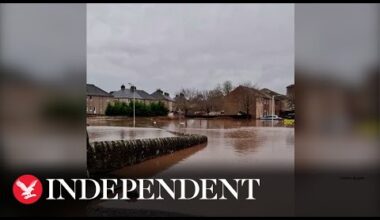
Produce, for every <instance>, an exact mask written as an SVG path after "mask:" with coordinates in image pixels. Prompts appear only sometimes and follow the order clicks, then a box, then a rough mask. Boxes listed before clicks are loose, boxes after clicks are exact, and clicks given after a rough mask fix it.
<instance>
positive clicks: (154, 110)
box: [105, 101, 169, 116]
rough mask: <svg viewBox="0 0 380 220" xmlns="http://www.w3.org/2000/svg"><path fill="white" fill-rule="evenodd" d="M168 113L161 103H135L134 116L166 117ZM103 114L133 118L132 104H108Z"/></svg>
mask: <svg viewBox="0 0 380 220" xmlns="http://www.w3.org/2000/svg"><path fill="white" fill-rule="evenodd" d="M168 113H169V110H168V109H167V108H166V107H165V105H164V103H162V102H161V101H159V102H153V103H150V104H145V103H143V102H139V101H137V102H135V114H136V116H166V115H167V114H168ZM105 114H106V115H108V116H133V102H129V103H128V104H127V103H125V102H120V101H115V102H114V103H108V105H107V108H106V112H105Z"/></svg>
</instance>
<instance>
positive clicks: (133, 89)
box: [128, 83, 136, 127]
mask: <svg viewBox="0 0 380 220" xmlns="http://www.w3.org/2000/svg"><path fill="white" fill-rule="evenodd" d="M128 84H129V85H130V86H131V89H132V92H133V127H135V126H136V108H135V103H136V97H135V90H136V87H135V86H134V85H133V84H131V83H128Z"/></svg>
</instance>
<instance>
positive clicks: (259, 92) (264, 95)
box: [235, 85, 271, 99]
mask: <svg viewBox="0 0 380 220" xmlns="http://www.w3.org/2000/svg"><path fill="white" fill-rule="evenodd" d="M238 88H241V89H245V90H249V91H251V92H254V93H256V94H258V95H259V96H261V97H264V98H268V99H269V98H271V96H269V95H268V94H266V93H265V92H262V91H260V90H258V89H255V88H251V87H247V86H242V85H240V86H238V87H236V88H235V89H238Z"/></svg>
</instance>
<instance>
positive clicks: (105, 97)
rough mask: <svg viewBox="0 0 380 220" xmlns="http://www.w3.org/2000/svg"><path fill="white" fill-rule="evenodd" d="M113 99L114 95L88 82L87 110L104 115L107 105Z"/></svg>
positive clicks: (90, 112) (89, 112)
mask: <svg viewBox="0 0 380 220" xmlns="http://www.w3.org/2000/svg"><path fill="white" fill-rule="evenodd" d="M112 100H113V96H112V95H111V94H110V93H108V92H106V91H104V90H102V89H101V88H99V87H97V86H95V85H94V84H86V112H87V114H93V115H104V114H105V111H106V108H107V105H108V103H109V102H111V101H112Z"/></svg>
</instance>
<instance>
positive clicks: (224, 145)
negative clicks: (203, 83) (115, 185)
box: [88, 118, 294, 176]
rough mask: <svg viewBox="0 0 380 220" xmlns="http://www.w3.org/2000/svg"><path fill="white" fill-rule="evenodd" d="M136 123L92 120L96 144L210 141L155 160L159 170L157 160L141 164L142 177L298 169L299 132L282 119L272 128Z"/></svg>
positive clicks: (125, 172) (250, 123) (245, 123)
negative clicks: (178, 137)
mask: <svg viewBox="0 0 380 220" xmlns="http://www.w3.org/2000/svg"><path fill="white" fill-rule="evenodd" d="M131 123H132V121H131V120H130V119H109V120H105V119H90V120H88V124H89V125H90V126H89V127H88V132H89V137H90V141H99V140H120V139H136V138H156V137H171V136H174V135H173V134H172V133H170V132H169V131H179V132H185V133H192V134H202V135H206V136H207V137H208V143H207V145H206V147H202V148H200V149H197V150H196V151H195V150H190V153H189V152H187V153H183V152H177V153H174V154H172V155H170V157H161V158H156V159H154V161H155V162H154V163H153V164H155V168H152V167H153V165H152V163H151V162H148V163H143V164H139V165H138V170H139V171H140V172H139V173H149V174H150V175H151V176H156V175H160V176H170V175H171V174H174V173H182V172H188V171H189V170H191V172H193V173H196V172H203V171H205V167H206V168H207V169H208V170H216V169H220V168H221V167H224V168H223V169H224V170H225V171H227V170H229V171H231V172H233V171H234V170H240V171H241V170H247V169H249V170H250V171H255V170H258V171H263V170H276V171H278V170H280V171H283V170H286V171H287V170H292V169H293V167H294V128H289V127H285V126H283V124H282V123H281V122H280V121H274V122H273V124H272V122H271V121H260V120H234V119H208V120H207V119H186V120H184V119H182V120H164V119H154V118H153V119H150V118H137V120H136V128H131V127H126V126H130V125H131ZM163 164H164V165H163ZM144 167H145V168H146V171H144ZM133 169H135V168H131V167H129V168H126V169H122V170H119V171H117V172H114V174H117V175H118V176H130V175H132V174H131V173H136V172H130V171H131V170H133ZM152 170H154V172H152Z"/></svg>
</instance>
